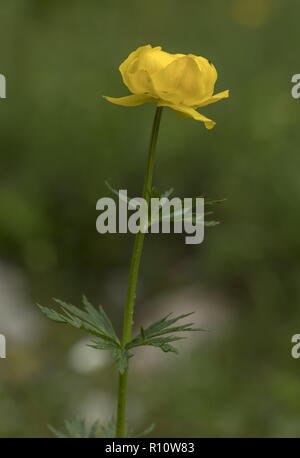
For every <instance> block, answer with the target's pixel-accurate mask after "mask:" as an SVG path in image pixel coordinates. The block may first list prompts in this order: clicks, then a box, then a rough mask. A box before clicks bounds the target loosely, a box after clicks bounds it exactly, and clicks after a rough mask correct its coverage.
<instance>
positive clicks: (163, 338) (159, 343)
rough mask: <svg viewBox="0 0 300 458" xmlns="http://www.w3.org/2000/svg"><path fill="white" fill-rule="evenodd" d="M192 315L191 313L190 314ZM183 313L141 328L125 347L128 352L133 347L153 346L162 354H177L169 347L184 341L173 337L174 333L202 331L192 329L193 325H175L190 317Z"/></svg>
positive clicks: (179, 337) (174, 349)
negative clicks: (172, 343)
mask: <svg viewBox="0 0 300 458" xmlns="http://www.w3.org/2000/svg"><path fill="white" fill-rule="evenodd" d="M192 313H193V312H192ZM192 313H185V314H183V315H179V316H177V317H174V318H169V317H170V316H171V313H170V314H168V315H166V316H165V317H164V318H162V319H161V320H158V321H155V322H154V323H153V324H151V325H150V326H148V327H147V328H145V329H144V328H143V327H141V330H140V333H139V334H138V335H137V336H136V337H135V338H134V339H132V340H131V341H130V342H128V344H127V345H126V348H127V349H128V350H130V349H132V348H134V347H141V346H145V345H146V346H153V347H158V348H160V349H161V350H162V351H164V352H166V353H167V352H172V353H178V350H177V349H176V348H175V347H174V346H173V345H171V342H176V341H178V340H182V339H185V337H182V336H177V335H174V333H181V332H191V331H192V332H193V331H204V329H200V328H193V327H192V326H193V325H194V323H185V324H183V325H178V324H177V325H175V324H176V323H177V322H178V321H180V320H182V319H184V318H186V317H188V316H190V315H192Z"/></svg>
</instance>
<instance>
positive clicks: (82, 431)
mask: <svg viewBox="0 0 300 458" xmlns="http://www.w3.org/2000/svg"><path fill="white" fill-rule="evenodd" d="M65 427H66V430H67V432H66V433H62V432H60V431H58V430H57V429H55V428H53V426H50V425H48V428H49V429H50V431H52V433H53V434H54V435H55V436H57V437H60V438H95V437H96V433H97V429H98V421H95V422H94V423H93V424H92V425H91V427H90V428H88V427H87V426H86V424H85V420H84V419H82V418H80V417H74V418H73V419H72V420H70V421H67V420H66V421H65Z"/></svg>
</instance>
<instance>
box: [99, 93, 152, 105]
mask: <svg viewBox="0 0 300 458" xmlns="http://www.w3.org/2000/svg"><path fill="white" fill-rule="evenodd" d="M103 97H104V99H105V100H108V102H111V103H114V104H115V105H122V106H123V107H136V106H137V105H143V104H144V103H147V102H156V99H154V98H153V97H150V96H149V95H146V94H140V95H135V94H134V95H128V96H126V97H106V96H105V95H103Z"/></svg>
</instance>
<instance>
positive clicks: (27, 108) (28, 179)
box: [0, 0, 300, 437]
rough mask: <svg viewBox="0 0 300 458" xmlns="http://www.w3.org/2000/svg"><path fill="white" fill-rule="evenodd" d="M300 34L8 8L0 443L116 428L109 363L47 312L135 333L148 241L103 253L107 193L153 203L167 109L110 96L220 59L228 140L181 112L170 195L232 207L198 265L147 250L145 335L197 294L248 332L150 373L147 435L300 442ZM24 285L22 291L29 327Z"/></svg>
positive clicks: (125, 9) (136, 413) (269, 16)
mask: <svg viewBox="0 0 300 458" xmlns="http://www.w3.org/2000/svg"><path fill="white" fill-rule="evenodd" d="M299 15H300V4H299V2H297V1H295V0H285V1H283V0H252V1H251V2H249V0H228V1H226V2H225V1H224V0H210V1H209V2H204V1H199V0H190V1H189V2H179V1H176V2H175V1H174V0H151V1H149V0H144V1H143V2H141V1H138V0H130V1H129V2H121V1H115V2H111V1H107V0H103V1H101V2H99V1H97V0H89V1H88V2H82V1H79V0H73V1H70V0H51V1H50V0H43V1H40V0H10V1H6V2H1V4H0V17H1V28H0V56H1V57H0V73H2V74H4V75H5V76H6V79H7V99H6V100H0V152H1V154H0V157H1V162H0V183H1V184H0V187H1V192H0V262H1V289H0V314H1V316H0V332H3V333H5V335H6V337H7V342H8V350H7V351H8V355H7V356H8V357H7V359H6V360H1V361H0V373H1V377H0V405H1V424H0V436H2V437H8V436H15V437H20V436H25V437H38V436H47V435H51V433H50V431H49V430H48V429H47V424H49V423H50V424H52V425H55V426H57V428H58V429H61V426H62V425H63V423H64V418H65V417H70V416H72V415H74V414H77V411H79V412H78V413H79V414H80V415H84V414H85V413H86V414H87V415H88V416H89V415H90V417H91V421H94V420H95V419H96V418H97V415H98V414H99V417H100V421H103V420H104V421H105V422H107V423H108V422H109V420H110V416H111V414H112V413H113V409H114V402H115V389H116V372H115V370H114V368H113V366H112V365H111V363H110V362H105V361H104V362H103V361H102V363H103V364H102V363H101V364H102V366H101V364H100V365H98V366H97V364H96V365H95V367H96V369H95V370H94V371H92V372H91V373H88V374H87V372H84V370H83V369H82V367H81V366H80V364H84V362H85V358H84V357H81V356H80V354H81V353H80V351H81V350H78V348H77V346H76V345H77V344H78V339H80V338H81V334H80V331H76V330H72V329H70V330H69V329H67V328H65V327H64V326H60V325H59V324H55V323H52V322H50V321H47V320H46V319H45V318H44V317H43V316H42V315H41V314H40V312H39V311H38V309H37V308H35V306H34V303H35V302H40V303H43V304H45V305H50V303H51V297H53V296H54V297H63V298H65V299H66V300H68V301H70V302H72V303H76V304H79V300H80V297H81V295H82V293H86V294H87V295H88V296H89V297H90V298H91V301H93V302H94V303H101V304H103V307H104V309H105V310H106V311H107V312H108V314H109V316H111V317H112V318H113V320H114V324H115V325H116V327H117V328H118V327H120V320H121V310H122V304H123V299H124V293H125V286H126V279H127V271H128V264H129V256H130V251H131V246H132V236H130V235H116V236H113V235H105V236H104V235H101V236H100V235H99V234H97V232H96V229H95V221H96V216H97V215H96V210H95V206H96V201H97V199H98V198H100V197H102V196H104V195H107V193H108V192H107V188H106V186H105V180H108V181H109V182H110V183H111V184H112V185H113V186H114V187H115V188H117V189H119V188H120V189H128V192H129V193H130V195H132V196H134V195H139V194H140V189H141V185H142V175H143V169H144V166H145V159H146V150H147V142H148V138H149V133H150V126H151V122H152V117H153V110H154V108H153V107H152V106H150V105H149V106H148V105H145V106H142V107H137V108H123V107H116V106H113V105H111V104H108V103H107V102H105V101H104V100H103V99H102V98H101V95H102V94H108V95H115V96H118V95H120V96H121V95H124V90H125V87H124V86H123V85H122V82H121V77H120V74H119V72H118V65H119V63H120V62H121V61H122V60H123V59H124V58H125V57H126V56H127V55H128V53H129V52H130V51H131V50H133V49H135V48H136V47H137V46H139V45H143V44H147V43H151V44H152V45H162V46H163V47H164V48H165V49H166V50H167V51H169V52H182V53H189V52H190V53H193V54H198V55H203V56H206V57H208V58H209V59H210V60H211V61H212V62H213V63H214V64H215V65H216V67H217V69H218V72H219V79H218V86H217V90H224V89H227V88H229V89H230V90H231V97H230V99H229V100H227V101H226V102H222V103H218V104H216V105H212V106H210V107H207V108H206V109H205V110H203V113H204V114H207V115H208V116H210V117H212V118H213V119H215V120H216V121H217V126H216V128H215V129H214V130H213V131H211V132H207V131H206V130H205V129H204V127H203V125H202V124H200V123H197V122H196V121H192V120H183V119H182V118H179V117H177V116H176V115H175V114H174V113H173V112H172V111H171V110H167V109H166V110H164V113H163V119H162V126H161V132H160V136H159V143H158V154H157V163H156V172H155V180H154V181H155V185H156V186H157V187H158V188H159V189H168V188H171V187H174V188H175V191H174V195H177V196H181V197H189V196H194V195H205V196H207V197H210V198H226V199H227V200H226V203H224V204H223V205H222V207H219V208H218V209H217V215H216V216H217V218H218V219H219V220H221V225H219V226H217V227H216V228H212V229H207V231H206V236H205V242H204V243H203V244H202V245H200V246H196V247H195V246H192V245H185V244H184V239H183V237H181V236H171V237H170V236H167V235H161V236H160V235H157V236H154V235H151V236H149V238H148V239H147V240H146V246H145V252H144V257H143V268H142V272H141V274H142V277H141V284H140V291H139V295H138V301H137V310H138V315H137V325H138V324H140V321H141V318H142V317H143V315H144V314H145V315H147V316H148V317H149V316H151V314H152V313H153V314H154V313H156V312H157V310H158V309H159V308H160V304H158V307H157V309H156V308H154V307H153V311H152V310H149V304H150V305H151V303H152V302H151V301H152V299H153V301H154V302H155V298H157V297H160V295H162V294H168V293H172V294H174V291H175V292H176V291H180V290H182V288H184V287H185V286H186V285H190V286H191V287H193V288H197V289H199V290H200V291H205V292H206V293H207V294H208V295H210V294H218V296H219V297H221V298H222V299H221V303H222V302H223V301H224V310H223V309H222V310H223V312H222V313H223V314H225V315H226V316H228V320H229V322H230V326H229V327H227V328H226V331H225V330H224V329H223V328H220V329H216V330H215V331H214V332H212V333H210V336H209V337H206V338H205V340H201V338H200V340H197V342H196V345H194V346H193V347H192V348H191V349H190V350H189V351H187V352H186V353H185V354H184V353H183V354H182V355H181V356H178V357H176V356H174V357H173V356H172V355H171V356H168V355H164V356H166V361H167V360H168V361H169V360H170V359H172V358H173V359H172V363H171V364H170V365H169V364H162V366H160V367H159V369H155V367H154V368H151V367H152V366H150V360H149V363H148V361H145V364H144V366H143V370H139V371H138V370H136V372H135V374H134V375H133V376H132V378H131V380H130V391H131V401H130V405H131V409H130V415H131V419H132V423H133V427H134V428H135V429H136V430H142V428H143V427H144V426H145V425H147V424H149V423H151V422H152V421H155V423H156V429H155V430H154V431H153V432H152V435H153V436H161V437H162V436H181V437H185V436H186V437H188V436H190V437H191V436H196V437H197V436H221V437H222V436H253V435H254V436H284V435H290V436H299V424H300V383H299V377H300V362H298V361H296V360H293V359H292V358H291V356H290V348H291V345H290V339H291V336H292V335H293V334H294V333H296V332H299V330H300V309H299V305H300V283H299V276H300V264H299V257H300V238H299V224H300V213H299V201H300V184H299V183H300V181H299V170H300V155H299V141H300V134H299V126H298V124H299V113H300V102H297V101H295V100H293V99H292V98H291V96H290V89H291V83H290V80H291V76H292V75H293V74H295V73H299V66H300V62H299V57H298V55H299V53H298V44H297V43H298V35H299V24H298V18H299ZM11 269H13V271H14V272H15V271H16V272H17V277H18V278H19V276H21V278H22V279H23V280H22V281H23V285H24V294H23V295H22V294H20V297H19V299H18V300H16V301H15V303H14V309H13V308H12V306H11V303H10V300H11V294H12V295H14V294H15V293H16V288H17V286H16V284H15V283H14V282H12V286H11V287H8V285H9V279H8V276H9V274H8V272H11ZM17 285H19V283H18V282H17ZM4 289H5V291H6V293H5V294H4ZM25 297H26V300H25ZM22 298H24V300H23V299H22ZM225 304H226V305H225ZM185 307H188V304H187V299H186V300H184V301H183V302H182V309H183V310H182V313H185V312H189V311H191V310H190V309H188V310H186V309H185ZM197 307H199V310H200V311H201V310H202V308H205V307H206V308H207V306H206V305H205V301H204V302H203V301H200V300H199V304H198V306H197ZM12 310H15V312H14V313H12ZM158 311H159V310H158ZM171 311H173V310H172V304H170V306H169V308H168V310H165V309H164V311H163V313H164V312H166V313H168V312H171ZM179 313H180V310H179ZM208 313H209V311H208ZM29 316H30V317H32V321H30V323H31V324H30V325H28V326H26V327H25V328H24V329H25V331H24V332H23V331H22V332H21V333H18V332H17V330H18V329H19V327H20V326H21V323H23V321H24V320H25V321H26V320H28V319H29V318H28V317H29ZM159 316H162V312H161V311H160V313H159ZM218 317H219V315H218V313H217V314H216V317H215V321H216V323H218ZM152 321H153V320H152ZM5 323H6V324H5ZM26 323H27V321H26ZM5 326H6V327H5ZM196 326H197V327H198V326H199V327H204V326H203V324H202V323H201V322H199V323H196ZM22 329H23V328H22ZM71 349H73V350H74V352H75V353H72V354H70V351H71ZM73 350H72V351H73ZM142 350H143V349H142ZM154 350H155V349H154ZM91 351H94V352H97V350H91ZM76 352H77V353H76ZM157 353H158V352H157ZM70 360H71V361H73V365H72V364H71V363H70ZM133 366H134V362H133ZM80 367H81V369H82V370H81V369H80ZM97 367H98V369H97ZM78 369H80V370H81V372H80V370H78ZM133 371H134V368H133ZM162 375H163V376H162ZM175 381H176V383H175ZM103 417H105V418H103Z"/></svg>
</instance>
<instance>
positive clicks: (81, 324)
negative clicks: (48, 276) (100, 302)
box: [38, 296, 120, 348]
mask: <svg viewBox="0 0 300 458" xmlns="http://www.w3.org/2000/svg"><path fill="white" fill-rule="evenodd" d="M54 300H55V302H57V303H58V304H59V306H60V311H59V312H58V311H56V310H53V309H49V308H47V307H43V306H41V305H38V307H39V308H40V310H41V311H42V312H43V313H44V314H45V315H46V316H47V317H48V318H50V319H51V320H53V321H57V322H59V323H65V324H69V325H70V326H73V327H75V328H78V329H83V330H85V331H87V332H88V333H89V334H93V335H95V336H96V337H98V338H99V339H100V342H102V343H103V342H109V343H111V344H113V345H114V347H117V348H118V347H120V341H119V339H118V337H117V335H116V333H115V331H114V328H113V325H112V323H111V321H110V320H109V318H108V316H107V315H106V313H105V312H104V310H103V308H102V307H101V306H99V308H98V309H96V308H95V307H93V306H92V305H91V304H90V303H89V302H88V300H87V298H86V297H85V296H83V305H84V308H83V309H80V308H78V307H76V306H74V305H72V304H67V303H66V302H63V301H61V300H60V299H54ZM99 345H100V343H99ZM99 348H100V347H99Z"/></svg>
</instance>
